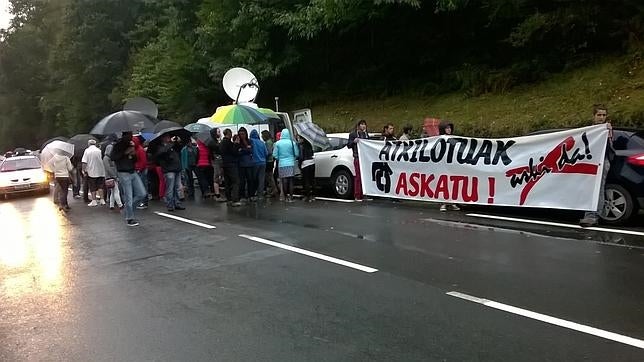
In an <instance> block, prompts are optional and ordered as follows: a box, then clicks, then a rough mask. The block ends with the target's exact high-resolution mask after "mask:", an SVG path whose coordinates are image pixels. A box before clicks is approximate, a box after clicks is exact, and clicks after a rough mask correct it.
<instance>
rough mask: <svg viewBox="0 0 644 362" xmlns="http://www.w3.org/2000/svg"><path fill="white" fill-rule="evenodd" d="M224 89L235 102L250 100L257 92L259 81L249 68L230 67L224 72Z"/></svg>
mask: <svg viewBox="0 0 644 362" xmlns="http://www.w3.org/2000/svg"><path fill="white" fill-rule="evenodd" d="M223 83H224V91H226V94H228V96H229V97H230V98H231V99H232V100H234V101H235V102H236V103H237V104H239V103H247V102H251V101H253V100H254V99H255V97H257V92H259V82H258V81H257V78H255V76H254V75H253V73H251V72H250V71H249V70H247V69H244V68H232V69H230V70H228V71H227V72H226V74H224V80H223Z"/></svg>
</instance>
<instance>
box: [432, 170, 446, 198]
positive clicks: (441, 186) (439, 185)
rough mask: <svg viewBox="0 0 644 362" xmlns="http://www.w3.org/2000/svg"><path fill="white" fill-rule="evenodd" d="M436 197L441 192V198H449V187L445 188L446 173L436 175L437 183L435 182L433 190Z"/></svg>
mask: <svg viewBox="0 0 644 362" xmlns="http://www.w3.org/2000/svg"><path fill="white" fill-rule="evenodd" d="M434 193H435V194H436V198H437V199H438V198H439V195H441V194H443V196H442V198H443V199H445V200H449V189H448V188H447V175H440V176H439V177H438V183H437V184H436V190H435V192H434Z"/></svg>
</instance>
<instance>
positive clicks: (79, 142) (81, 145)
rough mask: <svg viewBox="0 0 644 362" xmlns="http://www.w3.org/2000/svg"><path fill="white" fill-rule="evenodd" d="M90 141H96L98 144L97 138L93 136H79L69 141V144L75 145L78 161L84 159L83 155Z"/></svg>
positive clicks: (75, 154) (75, 155)
mask: <svg viewBox="0 0 644 362" xmlns="http://www.w3.org/2000/svg"><path fill="white" fill-rule="evenodd" d="M89 140H94V141H96V142H97V143H98V140H97V139H96V137H94V136H92V135H91V134H77V135H76V136H73V137H72V138H70V139H69V143H71V144H73V145H74V157H76V158H78V159H81V158H82V157H83V153H84V152H85V150H86V149H87V147H88V145H87V142H89Z"/></svg>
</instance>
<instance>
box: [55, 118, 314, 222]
mask: <svg viewBox="0 0 644 362" xmlns="http://www.w3.org/2000/svg"><path fill="white" fill-rule="evenodd" d="M275 138H276V139H275V140H274V139H273V137H272V135H271V133H270V132H268V131H262V133H261V135H260V133H259V132H258V131H257V130H255V129H253V130H252V131H251V132H250V134H249V133H248V131H247V129H246V128H244V127H240V128H239V129H238V130H237V133H236V134H233V131H232V130H231V129H225V130H224V131H223V134H222V132H221V130H220V129H218V128H214V129H212V130H211V131H210V139H209V140H207V141H204V140H199V139H194V138H190V139H189V140H185V139H181V138H180V137H178V136H172V135H163V136H162V138H161V141H160V142H159V144H158V145H156V146H155V147H150V145H148V144H147V143H146V142H145V141H144V139H143V138H142V137H141V136H140V135H134V134H133V133H132V132H124V133H123V134H122V135H121V137H120V138H118V139H116V140H107V141H105V142H103V143H101V144H98V143H97V141H96V140H93V139H92V140H89V141H88V147H87V149H85V151H84V153H83V156H82V158H80V159H77V158H76V157H72V158H71V160H70V159H69V158H67V157H64V156H60V157H58V156H57V157H56V158H55V159H54V160H53V161H52V169H53V171H54V174H55V177H56V180H57V188H56V193H55V196H54V198H55V202H56V203H57V204H58V206H59V208H60V209H61V210H64V211H68V210H69V209H70V208H69V204H68V202H67V189H68V188H69V186H70V185H71V186H72V192H73V197H74V198H78V199H80V198H83V199H84V200H85V202H86V203H87V206H88V207H99V206H104V205H109V209H110V210H114V211H120V210H122V211H123V214H124V217H125V221H126V223H127V225H129V226H137V225H139V222H138V221H137V220H136V218H135V210H136V209H139V210H141V209H146V208H147V207H148V202H149V200H162V201H163V202H164V203H165V206H166V208H167V210H168V211H170V212H174V211H181V210H185V207H184V205H183V201H184V200H186V199H194V198H195V197H197V196H198V197H200V198H202V199H213V200H215V201H217V202H227V203H228V205H229V206H231V207H239V206H243V205H245V204H249V203H255V202H262V201H263V200H264V199H266V198H277V197H279V199H280V201H285V202H293V200H294V199H293V192H294V185H293V184H294V177H295V176H296V174H297V173H298V172H300V171H299V170H301V172H302V174H303V178H304V181H305V182H304V186H305V200H306V201H313V200H314V197H313V187H314V179H315V167H314V162H313V148H312V146H311V144H310V143H309V142H308V141H306V140H305V139H303V138H299V137H298V140H293V139H292V137H291V135H290V132H289V131H288V130H287V129H284V130H282V131H281V132H279V133H277V134H276V137H275ZM195 181H196V182H195ZM195 184H197V185H198V190H199V191H200V192H199V193H196V192H195ZM222 184H225V187H223V189H224V191H225V195H222V194H221V191H220V190H221V189H222Z"/></svg>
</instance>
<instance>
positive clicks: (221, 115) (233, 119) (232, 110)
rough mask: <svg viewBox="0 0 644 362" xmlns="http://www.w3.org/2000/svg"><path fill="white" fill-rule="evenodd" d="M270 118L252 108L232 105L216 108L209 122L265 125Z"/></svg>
mask: <svg viewBox="0 0 644 362" xmlns="http://www.w3.org/2000/svg"><path fill="white" fill-rule="evenodd" d="M271 118H273V117H270V116H267V115H265V114H264V113H262V112H260V111H259V110H257V109H255V108H253V107H249V106H243V105H239V104H234V105H230V106H223V107H219V108H217V111H216V112H215V114H213V115H212V117H211V120H212V121H213V122H214V123H219V124H266V123H268V120H269V119H271Z"/></svg>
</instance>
